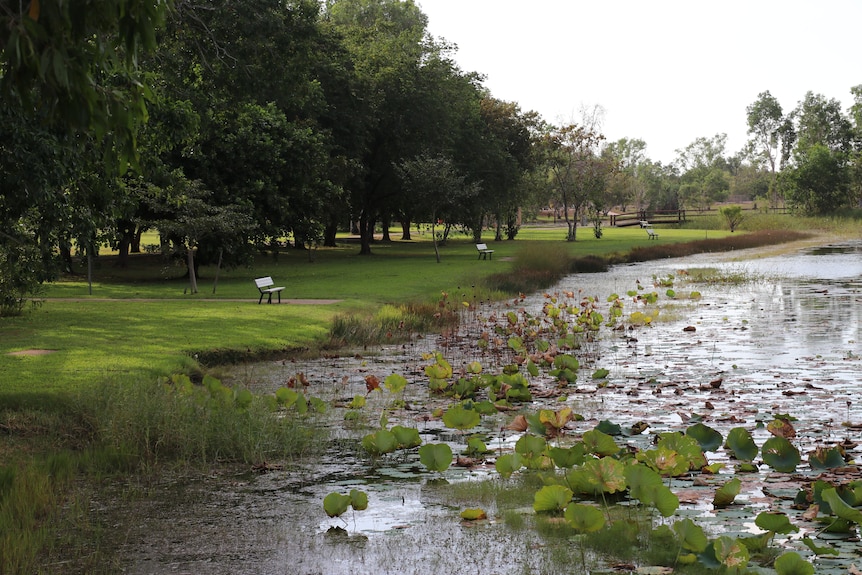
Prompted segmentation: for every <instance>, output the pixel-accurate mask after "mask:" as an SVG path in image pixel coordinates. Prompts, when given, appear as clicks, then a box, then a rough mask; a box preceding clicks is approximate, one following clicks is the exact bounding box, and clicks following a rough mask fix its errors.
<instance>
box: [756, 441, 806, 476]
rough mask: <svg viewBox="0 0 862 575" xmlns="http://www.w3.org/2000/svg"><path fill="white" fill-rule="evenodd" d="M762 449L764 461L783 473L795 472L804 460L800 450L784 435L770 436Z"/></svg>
mask: <svg viewBox="0 0 862 575" xmlns="http://www.w3.org/2000/svg"><path fill="white" fill-rule="evenodd" d="M760 451H761V454H762V456H763V462H764V463H766V464H767V465H769V466H770V467H772V468H773V469H775V470H776V471H780V472H781V473H793V472H794V471H796V466H797V465H799V462H800V461H802V457H801V456H800V455H799V450H798V449H796V448H795V447H794V446H793V444H792V443H790V442H789V441H787V440H786V439H784V438H783V437H777V436H776V437H770V438H769V439H767V440H766V442H765V443H764V444H763V447H762V448H761V450H760Z"/></svg>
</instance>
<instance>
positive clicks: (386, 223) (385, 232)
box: [380, 217, 392, 242]
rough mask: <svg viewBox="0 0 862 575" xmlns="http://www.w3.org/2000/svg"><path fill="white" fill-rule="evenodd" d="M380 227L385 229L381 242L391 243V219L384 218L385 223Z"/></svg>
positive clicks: (382, 222) (381, 223)
mask: <svg viewBox="0 0 862 575" xmlns="http://www.w3.org/2000/svg"><path fill="white" fill-rule="evenodd" d="M380 227H382V228H383V237H382V238H381V241H384V242H391V241H392V238H391V237H389V218H388V217H386V218H383V221H381V222H380Z"/></svg>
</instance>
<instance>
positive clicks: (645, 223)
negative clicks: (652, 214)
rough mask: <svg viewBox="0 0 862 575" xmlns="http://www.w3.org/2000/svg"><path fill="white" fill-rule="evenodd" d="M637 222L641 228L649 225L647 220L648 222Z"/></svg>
mask: <svg viewBox="0 0 862 575" xmlns="http://www.w3.org/2000/svg"><path fill="white" fill-rule="evenodd" d="M638 223H639V224H640V226H641V227H642V228H648V227H649V222H648V221H646V220H641V221H640V222H638Z"/></svg>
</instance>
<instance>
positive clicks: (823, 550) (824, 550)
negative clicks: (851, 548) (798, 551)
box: [802, 537, 841, 555]
mask: <svg viewBox="0 0 862 575" xmlns="http://www.w3.org/2000/svg"><path fill="white" fill-rule="evenodd" d="M802 542H803V543H804V544H805V546H806V547H808V548H809V549H811V551H812V552H813V553H814V554H815V555H841V552H840V551H838V550H837V549H835V548H834V547H832V546H831V545H825V546H822V547H821V546H819V545H817V544H816V543H815V542H814V540H813V539H811V538H810V537H803V538H802Z"/></svg>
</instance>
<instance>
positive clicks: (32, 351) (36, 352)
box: [6, 349, 57, 355]
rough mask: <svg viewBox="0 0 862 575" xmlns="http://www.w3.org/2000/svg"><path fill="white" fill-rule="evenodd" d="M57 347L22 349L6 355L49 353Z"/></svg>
mask: <svg viewBox="0 0 862 575" xmlns="http://www.w3.org/2000/svg"><path fill="white" fill-rule="evenodd" d="M55 351H57V350H56V349H22V350H21V351H10V352H9V353H7V354H6V355H48V354H49V353H54V352H55Z"/></svg>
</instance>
